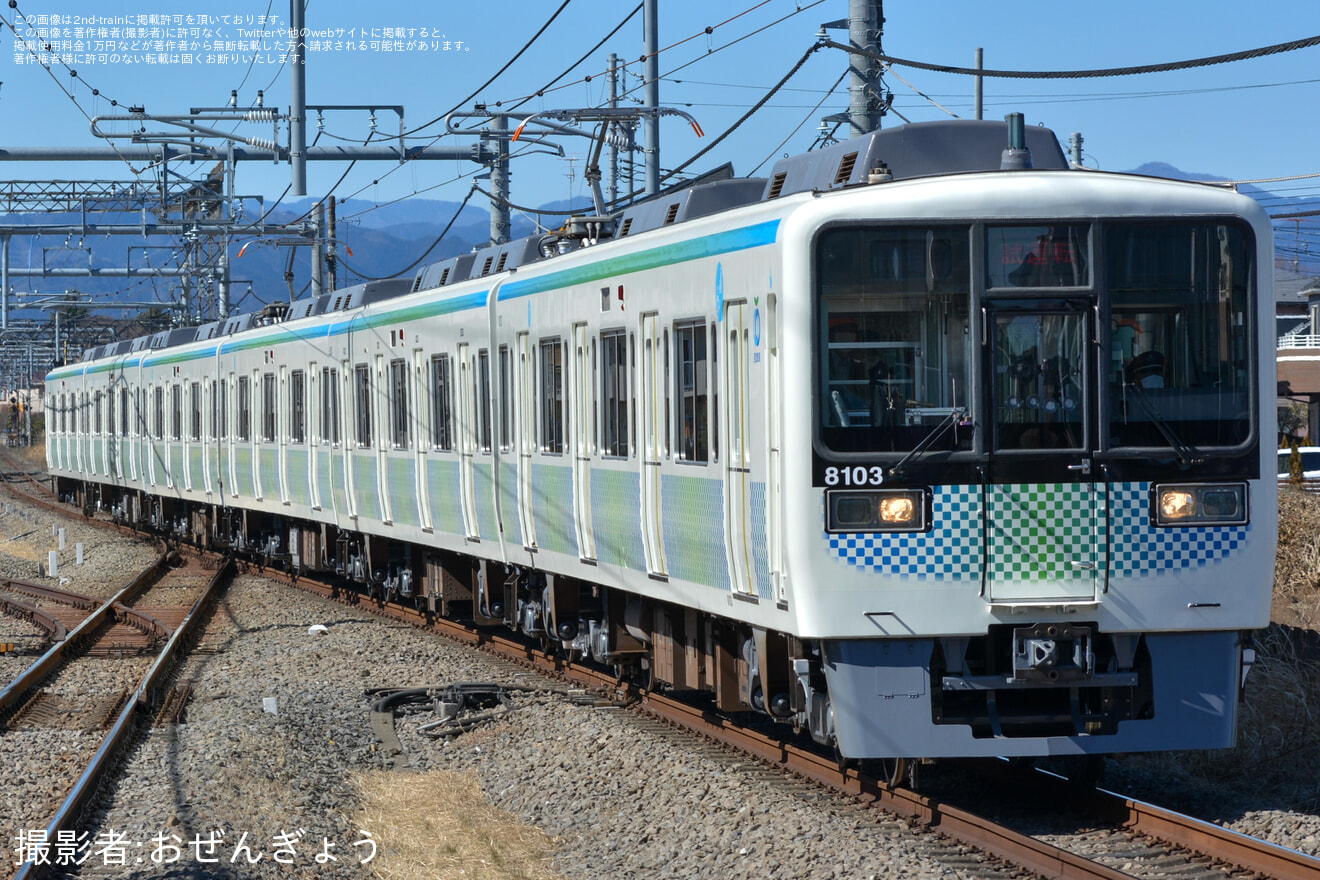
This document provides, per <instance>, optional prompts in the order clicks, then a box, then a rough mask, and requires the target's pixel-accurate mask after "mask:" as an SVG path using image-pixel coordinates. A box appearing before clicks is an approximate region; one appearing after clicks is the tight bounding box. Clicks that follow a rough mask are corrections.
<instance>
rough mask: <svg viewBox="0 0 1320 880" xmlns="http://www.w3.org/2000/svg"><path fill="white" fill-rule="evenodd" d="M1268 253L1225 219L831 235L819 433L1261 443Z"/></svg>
mask: <svg viewBox="0 0 1320 880" xmlns="http://www.w3.org/2000/svg"><path fill="white" fill-rule="evenodd" d="M973 241H980V242H981V243H982V244H983V248H982V249H981V258H979V259H977V260H975V261H974V260H973V259H972V253H973V251H972V247H971V242H973ZM1254 253H1255V244H1254V238H1253V236H1252V233H1251V230H1250V228H1249V227H1248V226H1247V225H1246V224H1245V223H1243V222H1241V221H1226V220H1220V219H1217V218H1216V219H1208V218H1207V219H1186V220H1184V219H1178V220H1153V219H1152V220H1132V221H1128V220H1121V221H1120V220H1109V221H1100V222H1097V223H1079V222H1071V223H1064V224H1043V223H1037V224H1030V223H1027V224H1015V225H1009V224H1002V225H1001V224H985V225H982V224H964V225H955V224H918V225H894V226H852V227H836V228H831V229H827V230H825V231H823V232H822V233H821V234H820V236H819V238H818V239H817V244H816V251H815V255H816V285H817V287H816V297H817V300H816V315H817V323H816V327H815V333H816V346H817V358H816V366H815V377H816V385H815V388H816V414H817V418H818V432H819V440H820V443H821V444H822V446H823V447H824V448H826V449H828V450H830V451H832V452H840V453H871V454H893V455H896V456H898V457H900V458H902V457H904V456H906V455H907V454H908V453H912V452H913V451H914V450H916V451H917V452H918V453H919V454H924V452H925V451H941V450H943V451H954V450H972V449H981V450H986V451H990V452H993V453H995V454H997V453H1004V452H1007V453H1010V454H1012V453H1014V452H1016V451H1018V450H1030V451H1033V452H1034V451H1035V450H1039V449H1049V450H1052V453H1051V454H1054V455H1055V456H1056V457H1062V456H1067V455H1069V454H1071V455H1074V456H1089V455H1092V454H1096V453H1099V454H1101V455H1103V454H1105V453H1109V454H1112V455H1114V456H1115V457H1124V456H1129V457H1140V456H1149V457H1150V458H1151V460H1161V461H1162V460H1164V459H1166V458H1167V459H1174V458H1176V459H1179V460H1180V461H1182V462H1183V463H1184V464H1186V463H1188V462H1190V461H1192V460H1195V459H1201V458H1203V457H1204V454H1206V453H1208V454H1211V455H1214V454H1230V451H1232V450H1236V451H1239V452H1240V451H1241V450H1242V449H1243V448H1244V446H1245V445H1246V444H1247V443H1249V442H1251V441H1252V440H1253V438H1254V437H1255V436H1256V435H1255V419H1254V417H1253V415H1252V413H1253V411H1254V409H1253V406H1254V405H1253V396H1254V395H1253V391H1252V388H1253V384H1252V383H1253V381H1254V376H1255V353H1254V350H1253V348H1254V344H1253V340H1254V334H1255V332H1256V319H1255V317H1254V311H1253V310H1254V303H1255V298H1256V297H1257V296H1258V295H1259V294H1258V292H1257V291H1256V289H1255V286H1254V285H1255V282H1254V273H1255V270H1256V267H1255V259H1254ZM977 297H980V300H979V301H978V299H977ZM1097 320H1099V323H1098V324H1097V323H1096V321H1097ZM973 380H975V381H977V382H978V383H980V387H979V388H976V387H973V384H972V383H973ZM989 414H993V415H992V417H991V418H989V419H987V418H986V416H987V415H989ZM978 430H979V431H981V432H983V434H984V436H977V435H975V433H974V432H975V431H978ZM1216 450H1218V452H1216ZM1079 461H1080V459H1079ZM1073 464H1076V462H1073ZM1070 473H1071V472H1070Z"/></svg>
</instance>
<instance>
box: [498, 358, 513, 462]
mask: <svg viewBox="0 0 1320 880" xmlns="http://www.w3.org/2000/svg"><path fill="white" fill-rule="evenodd" d="M511 449H513V360H512V358H511V356H510V354H509V347H508V346H507V345H501V346H500V452H508V451H509V450H511Z"/></svg>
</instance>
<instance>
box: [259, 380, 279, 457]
mask: <svg viewBox="0 0 1320 880" xmlns="http://www.w3.org/2000/svg"><path fill="white" fill-rule="evenodd" d="M278 410H279V396H278V394H277V386H276V384H275V374H274V373H262V374H261V442H263V443H274V442H275V441H276V440H277V439H279V435H278V433H277V432H278V431H279V418H278V416H277V414H276V413H277V412H278Z"/></svg>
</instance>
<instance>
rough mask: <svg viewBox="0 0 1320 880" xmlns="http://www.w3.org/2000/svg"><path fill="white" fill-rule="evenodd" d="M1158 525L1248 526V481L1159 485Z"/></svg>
mask: <svg viewBox="0 0 1320 880" xmlns="http://www.w3.org/2000/svg"><path fill="white" fill-rule="evenodd" d="M1154 507H1155V524H1156V525H1158V526H1229V525H1245V524H1246V523H1247V521H1248V516H1247V486H1246V484H1245V483H1209V484H1200V485H1182V486H1157V487H1156V488H1155V504H1154Z"/></svg>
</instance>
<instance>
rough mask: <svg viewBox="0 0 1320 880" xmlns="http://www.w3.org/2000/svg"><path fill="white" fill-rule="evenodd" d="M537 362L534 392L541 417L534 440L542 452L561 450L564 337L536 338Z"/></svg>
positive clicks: (562, 438) (550, 453) (553, 453)
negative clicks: (537, 384) (535, 388)
mask: <svg viewBox="0 0 1320 880" xmlns="http://www.w3.org/2000/svg"><path fill="white" fill-rule="evenodd" d="M537 352H538V357H537V362H538V363H539V364H540V368H541V369H540V376H539V377H538V378H539V379H540V380H541V384H540V385H539V386H538V387H539V388H540V394H539V395H538V398H539V402H540V408H541V418H540V420H539V421H540V426H541V430H540V432H539V435H540V436H539V437H538V440H539V441H540V450H541V452H542V453H543V454H545V455H563V454H564V404H565V399H564V398H565V396H566V395H565V392H564V341H563V339H562V338H561V337H559V336H553V337H546V338H543V339H540V340H538V344H537Z"/></svg>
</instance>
